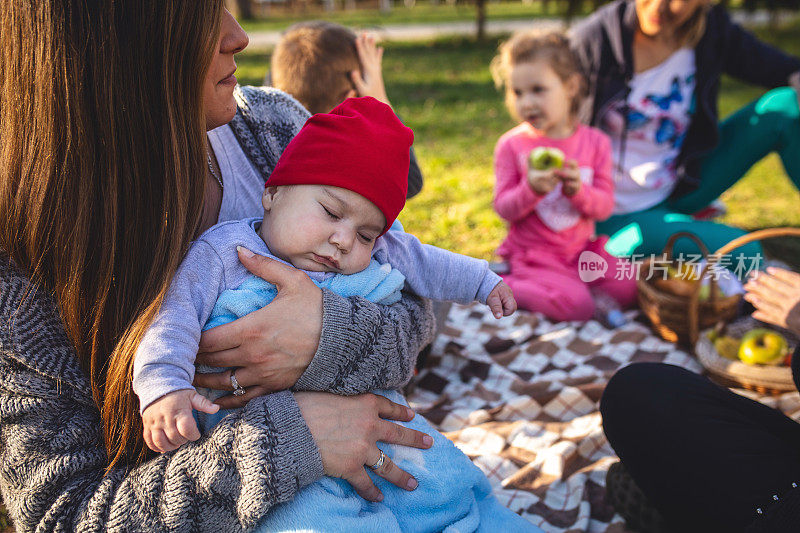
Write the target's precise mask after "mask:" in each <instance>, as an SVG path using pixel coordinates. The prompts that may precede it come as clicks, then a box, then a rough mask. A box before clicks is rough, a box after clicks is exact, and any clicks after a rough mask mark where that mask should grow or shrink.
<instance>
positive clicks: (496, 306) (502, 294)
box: [486, 281, 517, 318]
mask: <svg viewBox="0 0 800 533" xmlns="http://www.w3.org/2000/svg"><path fill="white" fill-rule="evenodd" d="M486 305H488V306H489V309H491V310H492V314H493V315H494V317H495V318H500V317H502V316H508V315H511V314H513V313H514V311H516V310H517V301H516V300H515V299H514V293H513V292H511V287H509V286H508V285H506V284H505V282H503V281H501V282H500V283H498V284H497V285H495V286H494V289H492V292H490V293H489V297H488V298H486Z"/></svg>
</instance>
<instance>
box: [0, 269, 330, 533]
mask: <svg viewBox="0 0 800 533" xmlns="http://www.w3.org/2000/svg"><path fill="white" fill-rule="evenodd" d="M0 295H2V296H1V297H0V491H1V492H2V496H3V500H4V501H5V504H6V506H7V508H8V511H9V513H10V515H11V518H12V520H13V521H14V525H15V527H16V530H17V531H18V532H24V531H34V530H36V531H106V530H108V531H123V530H124V531H168V530H169V531H172V530H174V531H199V532H203V531H214V532H218V531H243V530H248V529H252V528H253V527H255V526H256V524H257V522H258V520H259V519H260V518H261V517H262V516H264V514H265V513H266V512H267V511H268V510H269V509H270V507H272V506H273V505H275V504H277V503H280V502H284V501H287V500H290V499H291V498H292V497H293V496H294V494H295V493H296V492H297V490H298V489H299V488H301V487H303V486H305V485H308V484H310V483H311V482H313V481H315V480H316V479H318V478H319V477H321V476H322V462H321V460H320V456H319V451H318V449H317V448H316V445H315V444H314V440H313V438H312V437H311V434H310V432H309V430H308V427H307V426H306V425H305V423H304V422H303V418H302V416H301V414H300V410H299V408H298V406H297V403H296V402H295V401H294V397H293V396H292V394H291V393H289V392H282V393H277V394H272V395H268V396H265V397H262V398H258V399H255V400H252V401H251V402H249V403H248V404H247V407H246V408H245V409H243V410H242V411H241V412H240V413H239V414H236V415H232V416H229V417H227V418H226V419H224V420H223V421H222V422H221V423H220V424H219V425H218V426H217V427H216V428H215V429H214V431H213V432H212V433H211V434H209V435H208V436H206V437H204V438H203V439H201V440H200V441H198V442H195V443H189V444H187V445H185V446H182V447H181V448H180V449H179V450H177V451H175V452H172V453H168V454H162V455H160V456H158V457H156V458H154V459H152V460H150V461H148V462H146V463H144V464H142V465H140V466H138V467H135V468H131V469H128V470H124V469H121V468H118V469H114V470H112V471H110V472H108V473H105V470H106V467H107V464H108V461H107V457H106V452H105V448H104V446H103V439H102V434H101V423H100V415H99V412H98V410H97V408H96V407H95V404H94V402H93V400H92V395H91V387H90V384H89V381H88V378H87V377H86V375H85V374H84V372H83V371H82V369H81V367H80V365H79V364H78V361H77V358H76V357H75V354H74V351H73V349H72V347H71V345H70V344H69V341H68V339H67V336H66V333H65V331H64V329H63V325H62V322H61V319H60V317H59V315H58V313H57V311H56V306H55V305H54V303H53V301H52V299H51V298H50V297H49V296H47V295H42V294H40V293H37V292H36V290H35V289H32V288H31V285H30V283H29V282H28V281H27V279H26V278H25V277H24V276H23V275H21V274H20V273H19V272H17V271H16V269H15V268H14V267H13V266H11V265H10V263H9V262H8V260H7V259H4V260H3V261H2V262H0Z"/></svg>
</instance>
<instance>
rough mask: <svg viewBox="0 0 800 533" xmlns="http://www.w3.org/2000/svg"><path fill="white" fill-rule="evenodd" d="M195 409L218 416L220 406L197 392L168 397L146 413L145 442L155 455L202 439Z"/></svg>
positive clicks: (175, 394) (143, 421) (178, 392)
mask: <svg viewBox="0 0 800 533" xmlns="http://www.w3.org/2000/svg"><path fill="white" fill-rule="evenodd" d="M192 409H197V410H198V411H202V412H203V413H208V414H214V413H216V412H217V411H219V406H218V405H216V404H214V403H212V402H211V400H209V399H208V398H206V397H205V396H202V395H201V394H199V393H198V392H197V391H196V390H194V389H186V390H179V391H175V392H170V393H169V394H165V395H164V396H162V397H161V398H159V399H158V400H156V401H154V402H153V403H151V404H150V405H148V406H147V408H146V409H145V410H144V412H143V413H142V424H143V426H144V442H145V443H146V444H147V447H148V448H150V449H151V450H153V451H154V452H159V453H164V452H171V451H172V450H175V449H177V448H179V447H181V446H183V445H184V444H186V443H187V442H189V441H190V440H191V441H195V440H197V439H199V438H200V431H199V430H198V429H197V423H196V422H195V420H194V416H192Z"/></svg>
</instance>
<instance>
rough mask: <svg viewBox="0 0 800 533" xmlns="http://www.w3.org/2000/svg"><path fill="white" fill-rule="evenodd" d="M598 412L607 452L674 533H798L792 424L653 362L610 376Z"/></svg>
mask: <svg viewBox="0 0 800 533" xmlns="http://www.w3.org/2000/svg"><path fill="white" fill-rule="evenodd" d="M794 362H795V363H797V364H798V365H800V357H794ZM795 375H796V376H797V375H800V373H798V372H797V371H796V372H795ZM600 410H601V412H602V415H603V428H604V430H605V433H606V436H607V437H608V440H609V442H610V443H611V446H612V447H613V448H614V450H615V451H616V452H617V454H618V455H619V456H620V459H621V460H622V462H623V464H624V465H625V466H626V467H627V469H628V471H629V472H630V474H631V476H632V477H633V478H634V480H635V481H636V483H637V484H638V485H639V486H640V487H641V488H642V490H643V491H644V493H645V494H646V495H647V496H648V498H649V499H650V500H651V501H652V502H653V504H654V505H655V506H656V507H657V508H658V509H659V510H660V511H661V513H662V514H663V515H664V516H665V518H666V519H667V520H668V521H669V522H671V523H673V524H674V525H675V526H676V530H677V531H702V532H716V531H720V532H735V531H744V530H745V529H747V528H749V529H748V530H750V531H800V489H796V490H794V489H793V488H792V487H793V484H795V483H796V484H797V486H800V424H797V423H796V422H794V421H793V420H791V419H790V418H788V417H787V416H785V415H783V414H782V413H780V412H779V411H777V410H775V409H771V408H769V407H766V406H765V405H762V404H760V403H758V402H755V401H752V400H749V399H747V398H744V397H742V396H739V395H738V394H734V393H732V392H730V391H729V390H728V389H725V388H722V387H719V386H717V385H715V384H714V383H712V382H711V381H709V380H708V379H707V378H704V377H702V376H699V375H697V374H694V373H692V372H689V371H688V370H685V369H683V368H680V367H677V366H672V365H665V364H654V363H640V364H633V365H630V366H628V367H625V368H623V369H621V370H620V371H619V372H617V374H616V375H615V376H614V377H613V378H611V380H610V381H609V383H608V386H607V388H606V390H605V393H604V394H603V398H602V400H601V404H600ZM773 495H776V496H777V497H778V501H777V502H775V501H774V499H773ZM759 508H760V509H761V510H762V511H763V512H764V514H763V515H760V514H758V511H757V509H759Z"/></svg>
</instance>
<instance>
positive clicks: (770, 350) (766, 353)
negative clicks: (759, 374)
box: [739, 328, 788, 365]
mask: <svg viewBox="0 0 800 533" xmlns="http://www.w3.org/2000/svg"><path fill="white" fill-rule="evenodd" d="M787 349H788V344H787V343H786V339H785V338H783V335H781V334H780V333H777V332H775V331H772V330H771V329H766V328H756V329H753V330H750V331H748V332H747V333H745V334H744V335H743V336H742V340H741V343H740V344H739V359H740V360H741V361H742V362H743V363H746V364H748V365H778V364H781V363H782V362H783V359H784V358H785V357H786V352H787Z"/></svg>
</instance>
